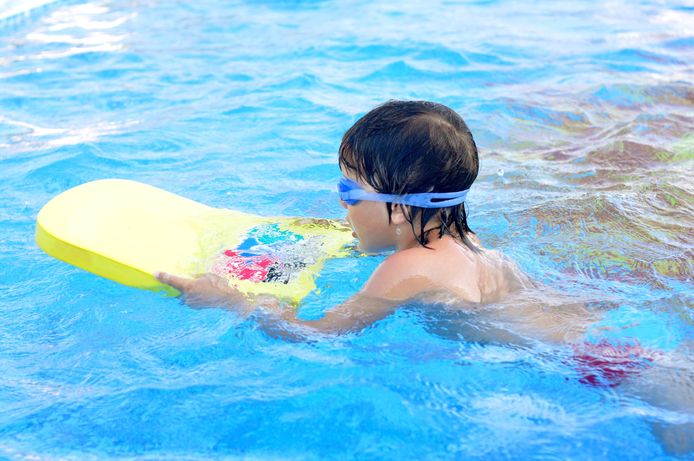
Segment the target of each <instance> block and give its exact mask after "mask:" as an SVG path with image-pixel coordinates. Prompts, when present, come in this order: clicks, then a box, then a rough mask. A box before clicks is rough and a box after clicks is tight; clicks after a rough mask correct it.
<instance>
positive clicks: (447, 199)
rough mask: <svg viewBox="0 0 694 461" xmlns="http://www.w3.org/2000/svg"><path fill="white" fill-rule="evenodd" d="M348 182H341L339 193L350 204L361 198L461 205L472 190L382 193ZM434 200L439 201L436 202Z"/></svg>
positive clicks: (423, 205) (436, 205) (421, 204)
mask: <svg viewBox="0 0 694 461" xmlns="http://www.w3.org/2000/svg"><path fill="white" fill-rule="evenodd" d="M341 182H342V181H341ZM352 182H353V181H349V182H348V181H345V183H347V184H349V183H352ZM347 184H344V183H343V184H340V187H339V193H340V200H342V201H343V202H345V203H347V204H348V205H354V204H356V203H357V202H358V201H360V200H366V201H370V202H391V203H400V204H403V205H411V206H416V207H420V208H444V207H448V206H454V205H460V204H461V203H463V202H464V201H465V197H467V193H468V192H469V191H470V189H466V190H464V191H460V192H424V193H420V194H404V195H394V194H380V193H378V192H367V191H365V190H363V189H359V188H350V189H347V187H344V186H346V185H347ZM349 185H351V184H349ZM354 186H357V187H358V185H357V184H356V183H354ZM433 200H437V201H436V202H434V201H433Z"/></svg>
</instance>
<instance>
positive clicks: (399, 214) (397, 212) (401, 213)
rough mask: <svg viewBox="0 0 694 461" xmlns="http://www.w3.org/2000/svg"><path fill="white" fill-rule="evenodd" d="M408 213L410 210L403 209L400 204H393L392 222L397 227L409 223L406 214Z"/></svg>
mask: <svg viewBox="0 0 694 461" xmlns="http://www.w3.org/2000/svg"><path fill="white" fill-rule="evenodd" d="M408 211H409V210H406V209H405V208H403V206H402V205H400V204H399V203H393V205H392V207H391V213H390V221H391V222H392V223H393V224H395V225H396V226H399V225H401V224H405V223H406V222H407V215H406V214H405V213H407V212H408Z"/></svg>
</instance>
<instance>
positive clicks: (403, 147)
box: [339, 101, 479, 248]
mask: <svg viewBox="0 0 694 461" xmlns="http://www.w3.org/2000/svg"><path fill="white" fill-rule="evenodd" d="M339 161H340V168H341V169H342V170H343V171H345V172H347V173H350V174H351V175H353V176H355V177H357V178H359V179H361V180H363V181H364V182H365V183H366V184H369V185H370V186H371V187H373V188H374V189H375V190H376V191H377V192H379V193H383V194H394V195H403V194H413V193H422V192H438V193H442V192H458V191H463V190H466V189H469V188H470V186H471V185H472V183H473V182H474V181H475V178H476V177H477V172H478V169H479V162H478V159H477V146H476V145H475V141H474V140H473V138H472V134H471V133H470V130H469V129H468V127H467V125H466V124H465V122H464V121H463V119H462V118H461V117H460V116H459V115H458V114H456V113H455V112H454V111H453V110H451V109H449V108H448V107H446V106H444V105H442V104H437V103H433V102H428V101H388V102H386V103H385V104H382V105H380V106H378V107H376V108H375V109H373V110H371V111H370V112H369V113H367V114H366V115H364V116H363V117H362V118H360V119H359V120H358V121H357V122H356V123H355V124H354V125H353V126H352V127H351V128H350V129H349V130H347V132H346V133H345V135H344V136H343V138H342V143H341V145H340V160H339ZM464 205H465V204H464V203H460V204H459V205H453V206H449V207H444V208H420V207H416V206H406V207H405V208H404V209H405V210H406V219H407V221H408V222H409V223H410V225H411V226H412V231H413V232H414V233H415V236H416V237H417V239H418V241H419V243H420V244H422V245H424V246H426V244H427V243H428V242H429V231H430V230H431V225H429V226H427V224H429V223H430V222H435V223H439V222H440V225H438V227H435V228H434V229H436V230H438V232H439V237H441V236H443V235H445V234H453V235H456V236H458V237H459V238H460V239H461V240H462V241H463V242H464V243H465V244H466V245H467V246H469V247H471V248H472V247H473V245H472V244H471V242H470V241H469V239H468V237H467V234H468V233H469V232H472V231H471V230H470V228H469V227H468V225H467V215H466V212H465V206H464ZM386 206H387V211H388V217H389V219H390V216H391V210H392V205H391V203H387V204H386ZM437 218H438V219H437ZM415 223H416V224H417V227H419V229H416V228H415Z"/></svg>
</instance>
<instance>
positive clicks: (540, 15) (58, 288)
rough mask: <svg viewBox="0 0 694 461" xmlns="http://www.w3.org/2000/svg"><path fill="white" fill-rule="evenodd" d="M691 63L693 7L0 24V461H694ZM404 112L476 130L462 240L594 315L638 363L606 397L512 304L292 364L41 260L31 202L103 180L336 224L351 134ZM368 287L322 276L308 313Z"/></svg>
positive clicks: (358, 6) (13, 14) (320, 5)
mask: <svg viewBox="0 0 694 461" xmlns="http://www.w3.org/2000/svg"><path fill="white" fill-rule="evenodd" d="M18 5H19V6H18ZM693 62H694V6H693V4H692V3H691V2H690V1H688V0H673V1H670V2H660V1H657V0H642V1H638V2H633V1H629V0H605V1H587V2H545V3H542V4H539V5H538V4H536V3H534V2H529V1H523V2H515V1H504V0H488V1H461V2H456V1H445V0H440V1H431V2H410V1H405V2H386V1H378V2H371V1H368V2H367V1H357V0H355V1H350V2H333V1H319V0H316V1H309V0H306V1H277V2H273V1H258V2H222V1H215V0H202V1H198V2H166V1H161V2H157V1H141V2H132V1H126V0H113V1H108V0H103V1H54V2H46V1H35V2H19V1H12V0H10V1H8V0H0V236H1V237H0V372H1V373H2V376H1V377H0V458H3V457H4V458H9V459H75V460H82V459H104V458H118V459H120V458H125V459H132V458H142V459H186V460H188V459H210V458H242V459H249V458H250V459H268V458H269V459H324V458H328V459H350V458H357V459H403V458H404V459H446V458H448V459H466V458H471V457H483V458H485V459H567V458H574V459H653V458H658V459H671V458H677V457H683V458H687V457H691V456H693V455H692V452H689V453H687V449H686V448H683V446H686V441H687V439H691V438H692V437H691V434H692V431H691V428H692V427H694V403H693V402H694V361H693V360H692V351H693V350H694V347H693V346H692V343H693V342H694V341H693V340H694V316H693V315H692V306H693V304H694V303H693V297H692V292H693V291H692V272H693V267H692V266H693V257H694V252H693V248H694V233H693V232H692V229H694V218H693V216H694V187H693V183H692V180H691V176H692V171H694V170H693V169H692V166H693V159H694V87H693V86H692V81H693V80H694V66H693V65H692V63H693ZM389 98H408V99H410V98H417V99H431V100H436V101H439V102H442V103H445V104H447V105H449V106H451V107H452V108H454V109H456V110H457V111H459V112H460V113H461V114H462V115H463V117H464V118H465V119H466V120H467V122H468V124H469V125H470V127H471V129H472V131H473V133H474V134H475V136H476V139H477V142H478V145H479V147H480V152H481V165H482V166H481V173H480V176H479V178H478V181H477V182H476V185H475V187H474V189H473V190H472V192H471V193H470V195H469V200H468V201H469V207H470V210H471V218H470V225H471V227H472V228H473V230H475V231H476V232H477V233H478V235H479V236H480V238H481V239H482V241H483V242H484V243H485V244H486V245H488V246H490V247H494V248H497V249H500V250H501V251H503V252H504V253H506V254H507V255H509V256H510V257H512V258H513V259H515V260H516V261H517V262H518V264H519V265H520V266H521V267H522V269H523V270H524V271H525V272H527V273H528V274H529V275H530V276H531V277H532V278H533V279H534V280H536V281H537V282H538V284H539V285H540V286H542V287H544V288H543V289H542V290H541V291H539V292H538V293H535V294H534V296H535V298H534V301H533V302H534V303H535V305H536V307H537V306H539V308H540V310H542V311H544V312H545V314H544V315H546V316H547V317H548V318H557V317H559V318H561V316H562V315H566V316H567V319H566V320H565V324H566V325H569V324H570V323H571V317H570V315H569V314H570V312H572V309H574V308H575V306H576V305H584V306H587V307H588V309H590V311H591V312H592V313H594V314H595V315H596V316H597V317H599V318H600V320H598V321H597V323H595V324H593V325H592V326H591V327H590V328H589V329H588V331H587V332H586V333H585V337H584V338H582V339H581V340H580V341H589V342H591V343H592V344H594V345H596V344H597V345H599V344H606V343H609V344H611V345H615V344H631V345H634V344H637V343H638V344H639V345H640V347H642V348H643V349H644V350H646V351H648V354H651V355H652V356H654V357H655V359H654V361H653V362H652V363H651V364H650V365H648V366H646V367H644V369H643V370H641V372H639V373H637V374H636V375H635V376H632V378H631V381H629V380H626V381H625V382H622V383H621V384H619V385H616V386H612V387H610V386H594V385H591V384H590V383H588V382H587V381H586V373H588V374H589V373H590V371H588V372H586V370H585V367H586V364H585V363H583V364H582V363H581V362H580V360H577V359H576V357H577V355H578V352H576V350H575V346H571V345H565V344H556V343H553V342H551V341H548V340H543V339H541V338H540V339H538V338H533V337H532V335H528V334H527V330H524V329H523V325H518V324H516V323H514V322H513V321H510V320H509V318H508V317H505V316H503V315H501V314H500V312H506V311H508V310H511V311H512V310H513V308H514V306H510V307H509V306H501V307H499V306H491V307H485V308H480V311H479V312H473V313H472V314H469V313H468V314H465V313H461V312H456V311H451V310H450V309H446V308H444V307H443V306H437V305H434V306H423V305H408V306H404V307H403V308H402V309H400V310H399V311H398V312H397V313H396V314H394V315H391V316H390V317H388V318H386V319H384V320H382V321H380V322H378V323H376V324H375V325H373V326H372V327H370V328H367V329H366V330H364V331H362V332H360V333H356V334H350V335H345V336H343V337H337V338H322V337H321V338H319V337H315V338H311V337H310V338H308V340H306V341H299V342H292V341H286V340H282V339H278V338H275V337H272V336H271V335H268V334H266V333H264V332H263V331H262V330H261V329H260V328H259V326H258V323H257V322H256V321H255V320H254V319H253V318H250V319H246V320H243V319H240V318H238V317H237V316H236V315H235V314H233V313H231V312H228V311H224V310H216V309H210V310H193V309H189V308H187V307H186V306H184V305H181V304H180V303H179V302H178V301H177V300H176V299H170V298H165V297H162V296H159V295H156V294H153V293H149V292H142V291H138V290H134V289H130V288H126V287H123V286H120V285H117V284H115V283H112V282H109V281H107V280H104V279H100V278H98V277H96V276H93V275H91V274H88V273H85V272H83V271H80V270H78V269H76V268H73V267H70V266H68V265H66V264H63V263H61V262H58V261H56V260H53V259H51V258H50V257H48V256H46V255H45V254H43V253H42V252H41V251H40V250H39V249H38V248H37V247H36V245H35V243H34V241H33V232H34V222H35V218H36V214H37V212H38V210H39V209H40V207H41V206H42V205H43V204H44V203H46V202H47V201H48V200H49V199H50V198H51V197H52V196H54V195H55V194H58V193H60V192H61V191H64V190H66V189H67V188H70V187H72V186H75V185H78V184H80V183H82V182H85V181H90V180H94V179H100V178H106V177H121V178H129V179H134V180H138V181H143V182H146V183H150V184H153V185H156V186H159V187H163V188H165V189H168V190H170V191H173V192H176V193H178V194H181V195H184V196H187V197H190V198H192V199H195V200H198V201H200V202H204V203H208V204H210V205H214V206H218V207H233V208H236V209H240V210H244V211H248V212H253V213H260V214H266V215H300V216H320V217H332V218H340V217H342V212H343V211H344V210H343V209H342V208H340V207H339V206H338V203H337V197H336V193H335V192H334V183H335V182H336V180H337V178H338V174H339V171H338V169H337V166H336V150H337V147H338V144H339V140H340V137H341V135H342V133H343V132H344V130H346V129H347V128H348V127H349V126H350V125H351V124H352V123H353V122H354V121H355V120H356V118H357V117H359V116H360V115H361V114H363V113H364V112H366V111H367V110H368V109H370V108H371V107H373V106H374V105H376V104H378V103H380V102H383V101H384V100H387V99H389ZM379 261H380V259H379V258H378V257H357V256H354V257H351V258H347V259H345V260H340V261H333V262H331V263H330V264H328V266H327V267H326V271H325V273H324V275H323V276H322V277H323V278H322V279H321V280H320V284H321V286H322V287H323V290H322V291H321V293H320V295H316V294H313V295H311V296H310V297H309V298H308V299H307V300H306V305H305V306H304V308H303V309H302V315H303V316H304V317H306V318H309V317H315V316H320V315H321V313H322V312H323V311H324V310H325V309H327V308H330V306H332V305H334V304H335V303H338V302H340V301H342V300H344V299H346V298H347V297H349V296H350V295H351V294H353V293H354V292H355V291H356V290H357V289H358V288H359V286H361V284H362V283H363V282H364V281H365V280H366V279H367V278H368V276H369V274H370V272H371V270H372V269H373V268H374V267H375V266H376V265H377V264H378V262H379ZM528 302H531V301H528V300H522V301H521V300H519V301H518V303H519V305H520V306H521V307H519V309H521V310H520V312H524V311H522V305H524V303H528ZM565 313H566V314H565ZM521 323H522V322H521ZM489 329H499V330H501V331H506V332H511V333H513V334H516V335H519V336H523V337H526V340H524V341H520V342H511V343H509V342H503V341H502V342H490V341H489V339H488V337H487V336H485V333H484V332H485V331H487V330H489ZM587 366H588V368H590V366H592V365H591V364H588V365H587ZM677 437H680V442H682V441H683V440H684V442H685V443H678V442H677V440H676V438H677Z"/></svg>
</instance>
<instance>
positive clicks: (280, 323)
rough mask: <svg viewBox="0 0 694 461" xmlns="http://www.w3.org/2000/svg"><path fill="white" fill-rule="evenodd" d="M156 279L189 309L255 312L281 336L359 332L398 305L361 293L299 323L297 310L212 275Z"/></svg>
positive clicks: (263, 325) (160, 274)
mask: <svg viewBox="0 0 694 461" xmlns="http://www.w3.org/2000/svg"><path fill="white" fill-rule="evenodd" d="M155 276H156V278H157V279H158V280H159V281H160V282H162V283H165V284H167V285H170V286H172V287H174V288H176V289H177V290H178V291H180V292H181V293H182V298H183V300H184V302H185V303H186V304H188V305H189V306H191V307H194V308H206V307H222V308H225V309H230V310H233V311H236V312H238V313H239V314H241V315H242V316H247V315H250V314H252V313H254V314H256V316H257V318H258V321H259V323H260V324H261V326H262V327H263V328H264V329H265V330H267V331H268V332H271V333H274V334H279V335H281V336H285V335H286V334H287V333H290V334H291V335H292V336H294V334H295V333H296V332H289V331H288V328H287V327H290V326H294V327H302V328H306V329H309V330H313V331H315V332H318V333H327V334H341V333H347V332H350V331H358V330H361V329H363V328H365V327H367V326H369V325H371V324H372V323H374V322H376V321H378V320H380V319H382V318H384V317H386V316H387V315H388V314H390V313H391V312H392V311H393V310H394V309H395V307H396V306H397V305H398V304H400V302H399V301H396V300H391V299H385V298H382V297H379V296H374V295H372V294H369V293H368V292H363V291H362V292H359V293H357V294H356V295H354V296H352V297H351V298H350V299H348V300H347V301H345V302H344V303H342V304H340V305H338V306H335V307H333V308H332V309H330V310H329V311H327V312H326V313H325V315H324V316H323V317H321V318H320V319H316V320H302V319H300V318H298V317H297V316H296V309H294V308H292V307H285V306H283V303H282V302H281V300H280V299H278V298H276V297H274V296H271V295H246V294H244V293H241V292H240V291H239V290H238V289H236V288H233V287H230V286H229V285H228V282H227V281H226V280H225V279H223V278H222V277H219V276H217V275H214V274H206V275H204V276H202V277H199V278H196V279H189V278H185V277H179V276H176V275H171V274H167V273H163V272H160V273H157V274H155Z"/></svg>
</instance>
